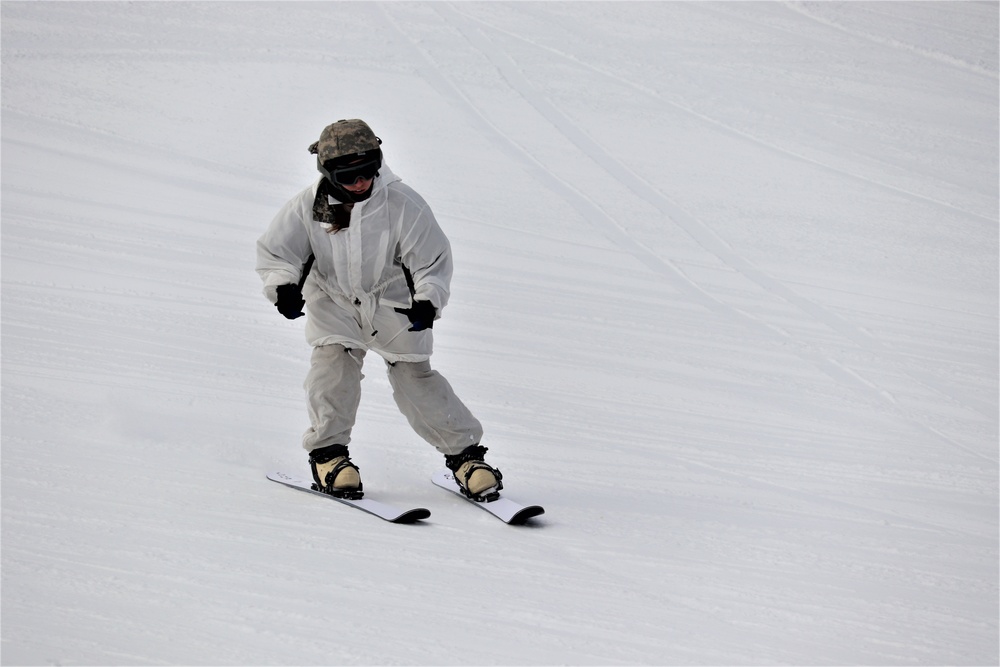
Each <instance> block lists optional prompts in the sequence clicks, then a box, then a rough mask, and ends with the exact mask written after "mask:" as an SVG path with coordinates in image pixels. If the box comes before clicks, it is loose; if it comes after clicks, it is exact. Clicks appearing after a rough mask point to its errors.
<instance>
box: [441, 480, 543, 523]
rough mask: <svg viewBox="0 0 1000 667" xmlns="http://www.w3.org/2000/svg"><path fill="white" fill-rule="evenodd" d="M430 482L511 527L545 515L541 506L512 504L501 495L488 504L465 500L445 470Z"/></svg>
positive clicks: (511, 501)
mask: <svg viewBox="0 0 1000 667" xmlns="http://www.w3.org/2000/svg"><path fill="white" fill-rule="evenodd" d="M431 481H432V482H434V483H435V484H436V485H438V486H440V487H441V488H442V489H447V490H448V491H451V492H452V493H454V494H455V495H456V496H458V497H459V498H461V499H462V500H465V501H468V502H470V503H472V504H473V505H475V506H476V507H480V508H482V509H484V510H486V511H487V512H489V513H490V514H492V515H493V516H495V517H496V518H498V519H500V520H501V521H503V522H504V523H509V524H511V525H520V524H523V523H524V522H525V521H527V520H528V519H530V518H531V517H533V516H538V515H539V514H544V513H545V508H543V507H542V506H541V505H522V504H521V503H518V502H514V501H513V500H511V499H510V498H507V497H505V496H502V495H501V496H500V497H499V498H497V499H496V500H494V501H491V502H488V503H479V502H476V501H475V500H471V499H469V498H466V497H465V496H464V495H463V494H462V491H461V490H460V489H459V488H458V482H456V481H455V475H454V474H452V472H451V471H450V470H447V469H442V470H438V471H437V472H435V473H434V475H433V476H431Z"/></svg>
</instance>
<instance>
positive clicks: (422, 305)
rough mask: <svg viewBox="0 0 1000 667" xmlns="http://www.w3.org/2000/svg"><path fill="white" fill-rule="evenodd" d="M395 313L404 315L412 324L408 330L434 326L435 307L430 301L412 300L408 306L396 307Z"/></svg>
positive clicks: (419, 329)
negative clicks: (411, 303)
mask: <svg viewBox="0 0 1000 667" xmlns="http://www.w3.org/2000/svg"><path fill="white" fill-rule="evenodd" d="M396 312H397V313H402V314H404V315H406V317H407V319H409V320H410V323H411V324H412V325H413V326H411V327H410V331H423V330H424V329H432V328H434V318H435V317H436V316H437V308H435V307H434V304H433V303H431V302H430V301H414V302H413V305H412V306H411V307H409V308H396Z"/></svg>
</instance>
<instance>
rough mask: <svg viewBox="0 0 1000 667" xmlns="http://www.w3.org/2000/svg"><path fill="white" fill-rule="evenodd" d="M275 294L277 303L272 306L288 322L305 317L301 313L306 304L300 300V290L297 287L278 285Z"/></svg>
mask: <svg viewBox="0 0 1000 667" xmlns="http://www.w3.org/2000/svg"><path fill="white" fill-rule="evenodd" d="M277 292H278V302H277V303H276V304H274V307H275V308H277V309H278V312H279V313H281V314H282V315H284V316H285V317H287V318H288V319H290V320H294V319H295V318H296V317H302V316H303V315H305V313H303V312H302V308H304V307H305V305H306V302H305V299H303V298H302V289H301V288H299V286H298V285H293V284H291V283H289V284H288V285H279V286H278V290H277Z"/></svg>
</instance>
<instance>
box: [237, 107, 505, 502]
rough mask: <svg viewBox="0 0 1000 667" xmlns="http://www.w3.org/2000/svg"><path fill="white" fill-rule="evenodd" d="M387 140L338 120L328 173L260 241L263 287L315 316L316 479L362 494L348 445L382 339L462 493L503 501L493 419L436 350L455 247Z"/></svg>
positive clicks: (412, 407)
mask: <svg viewBox="0 0 1000 667" xmlns="http://www.w3.org/2000/svg"><path fill="white" fill-rule="evenodd" d="M381 143H382V140H381V139H379V138H378V137H376V136H375V133H374V132H372V130H371V128H370V127H369V126H368V125H367V124H366V123H365V122H364V121H362V120H359V119H352V120H340V121H337V122H336V123H333V124H332V125H329V126H327V127H326V128H325V129H324V130H323V132H322V134H321V135H320V138H319V141H318V142H316V143H314V144H312V145H311V146H310V147H309V152H310V153H313V154H315V155H316V163H317V167H318V169H319V172H320V174H321V177H320V178H319V179H318V180H317V181H316V182H315V183H313V184H312V185H310V186H309V187H307V188H306V189H305V190H303V191H302V192H300V193H299V194H298V195H296V196H295V197H293V198H292V199H291V200H290V201H289V202H288V203H286V204H285V205H284V206H283V207H282V208H281V210H280V211H279V212H278V214H277V215H276V216H275V218H274V220H273V221H272V222H271V225H270V227H268V229H267V231H266V232H265V233H264V234H263V235H262V236H261V237H260V239H259V240H258V241H257V273H258V274H259V275H260V277H261V279H262V280H263V281H264V295H265V296H266V297H267V298H268V300H270V301H271V303H273V304H274V305H275V306H276V307H277V309H278V312H280V313H281V314H282V315H284V316H285V317H286V318H288V319H295V318H297V317H301V316H302V315H304V314H305V315H306V316H307V319H306V327H305V335H306V339H307V341H308V342H309V344H310V345H312V346H313V351H312V360H311V366H310V369H309V372H308V374H307V375H306V380H305V390H306V397H307V404H308V408H309V417H310V422H311V426H310V427H309V429H307V430H306V432H305V434H304V436H303V439H302V444H303V447H304V448H305V449H306V450H307V451H308V452H309V465H310V467H311V468H312V475H313V480H314V482H315V485H316V488H317V490H319V491H323V492H325V493H329V494H331V495H334V496H337V497H343V498H360V497H362V495H363V485H362V483H361V476H360V473H359V470H358V467H357V466H356V465H355V464H354V463H353V462H352V461H351V458H350V453H349V451H348V444H349V443H350V441H351V430H352V428H353V426H354V423H355V417H356V415H357V410H358V405H359V402H360V399H361V380H362V379H363V377H364V376H363V375H362V373H361V370H362V365H363V361H364V358H365V354H366V352H367V351H368V350H373V351H374V352H376V353H377V354H378V355H379V356H381V357H382V358H383V359H384V361H385V362H386V366H387V369H388V375H389V382H390V384H391V386H392V390H393V398H394V399H395V401H396V405H397V406H398V407H399V410H400V411H401V412H402V413H403V415H405V416H406V418H407V420H408V421H409V423H410V425H411V426H412V427H413V429H414V431H416V432H417V434H418V435H420V436H421V437H422V438H423V439H424V440H426V441H427V442H429V443H430V444H431V445H433V446H434V447H435V448H436V449H437V450H438V451H439V452H440V453H441V454H443V455H444V457H445V464H446V465H447V467H448V468H449V469H450V470H451V471H452V472H454V474H455V480H456V481H457V482H458V484H459V486H460V487H461V490H462V493H463V494H465V495H466V496H467V497H469V498H471V499H473V500H477V501H480V502H482V501H487V500H492V499H495V498H496V497H497V494H498V492H499V491H500V489H502V488H503V484H502V482H501V479H502V475H501V474H500V471H499V470H497V469H495V468H493V467H492V466H490V465H489V464H487V463H486V462H485V461H484V460H483V457H484V455H485V454H486V451H487V449H486V448H485V447H483V446H482V445H481V444H480V441H481V439H482V436H483V429H482V426H481V425H480V423H479V421H478V420H477V419H476V418H475V417H474V416H473V415H472V413H471V412H470V411H469V409H468V408H467V407H466V406H465V405H464V404H463V403H462V401H461V400H459V398H458V397H457V396H456V395H455V392H454V391H453V390H452V387H451V385H450V384H449V383H448V381H447V380H446V379H445V378H444V377H443V376H442V375H441V374H440V373H438V372H437V371H434V370H431V366H430V361H429V360H430V357H431V353H432V350H433V337H432V328H433V326H434V321H435V320H437V319H438V318H440V316H441V311H442V310H443V309H444V307H445V305H447V303H448V296H449V289H450V287H449V286H450V282H451V274H452V258H451V246H450V243H449V241H448V239H447V237H446V236H445V234H444V232H443V231H442V230H441V228H440V227H439V226H438V223H437V221H436V220H435V218H434V214H433V213H432V212H431V209H430V208H429V207H428V205H427V203H426V202H425V201H424V199H423V198H422V197H421V196H420V195H419V194H417V192H416V191H414V190H413V188H411V187H409V186H408V185H406V184H404V183H403V182H402V180H401V179H400V178H399V177H398V176H396V175H395V174H393V173H392V170H390V169H389V167H388V166H386V164H385V161H384V160H383V158H382V149H381ZM303 308H304V309H305V311H306V312H305V313H303Z"/></svg>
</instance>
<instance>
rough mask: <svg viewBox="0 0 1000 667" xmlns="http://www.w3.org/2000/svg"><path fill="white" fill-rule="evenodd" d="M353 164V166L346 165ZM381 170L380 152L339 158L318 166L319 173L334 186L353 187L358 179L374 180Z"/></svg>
mask: <svg viewBox="0 0 1000 667" xmlns="http://www.w3.org/2000/svg"><path fill="white" fill-rule="evenodd" d="M347 163H353V164H347ZM381 168H382V151H380V150H377V151H370V152H369V153H368V154H366V155H357V156H347V157H346V158H344V157H339V158H336V159H334V160H327V161H326V162H324V163H322V164H321V165H320V166H319V170H320V172H321V173H322V174H323V175H324V176H326V177H327V179H328V180H329V181H330V182H331V183H334V184H335V185H354V184H355V183H356V182H357V180H358V179H359V178H361V179H364V180H369V179H372V178H375V176H376V175H377V174H378V170H379V169H381Z"/></svg>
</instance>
